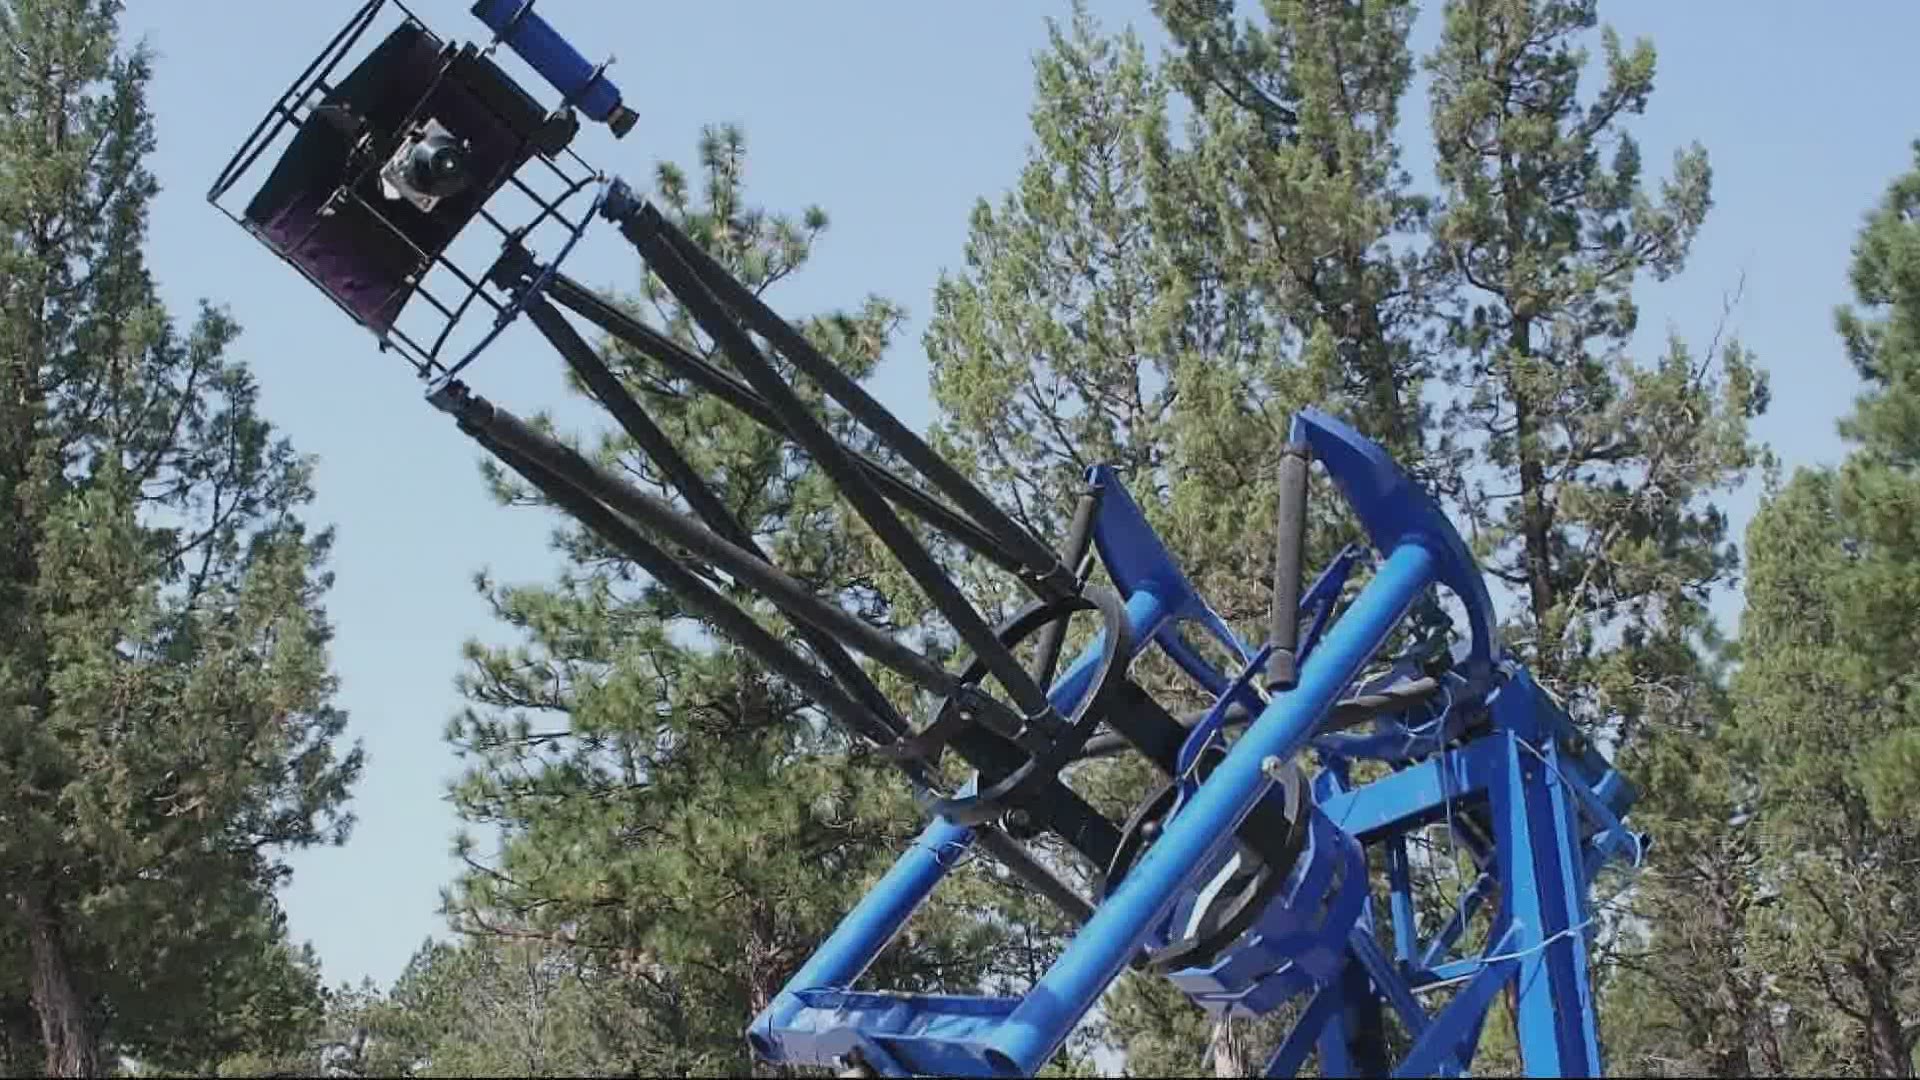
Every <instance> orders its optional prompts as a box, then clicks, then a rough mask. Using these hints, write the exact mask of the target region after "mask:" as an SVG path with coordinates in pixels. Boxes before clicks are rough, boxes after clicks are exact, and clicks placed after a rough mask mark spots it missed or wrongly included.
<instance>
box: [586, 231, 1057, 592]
mask: <svg viewBox="0 0 1920 1080" xmlns="http://www.w3.org/2000/svg"><path fill="white" fill-rule="evenodd" d="M621 226H622V231H623V232H626V234H627V238H628V239H630V240H632V239H635V236H634V233H636V232H641V233H651V234H653V235H654V236H657V237H659V238H660V239H662V240H664V241H665V242H666V245H667V246H669V247H671V248H672V249H674V250H676V251H677V252H678V253H679V254H680V257H681V258H682V259H684V260H685V261H686V264H687V268H688V269H689V270H690V271H692V272H693V274H694V275H695V276H696V277H697V278H698V279H699V280H701V281H702V282H703V283H704V284H705V285H706V286H707V287H708V288H709V289H711V290H712V291H713V295H714V298H715V299H717V300H719V301H720V302H721V303H722V304H724V305H725V306H727V307H730V308H732V309H733V310H734V311H735V312H737V313H738V314H739V316H740V319H741V321H742V322H744V323H746V325H748V326H749V327H751V328H752V329H753V330H754V331H756V332H758V333H759V334H761V335H763V336H764V337H765V338H766V339H767V340H768V341H769V342H771V343H772V344H773V346H774V348H775V349H778V350H779V351H780V352H781V353H782V354H783V355H785V356H786V358H787V359H788V360H790V361H792V362H793V364H794V366H796V367H798V368H800V369H801V370H802V371H805V372H806V373H807V375H808V377H810V378H812V379H813V380H814V381H815V382H818V383H819V384H820V385H821V386H822V387H823V388H824V389H825V390H826V391H827V393H828V394H829V395H831V396H832V397H833V399H834V400H836V401H838V402H839V403H840V404H841V405H843V406H845V407H846V409H847V411H848V412H850V413H852V414H853V415H854V417H855V418H856V419H858V420H859V421H860V422H861V423H863V424H865V425H867V427H868V428H869V429H870V430H872V431H873V432H874V434H876V435H879V436H880V437H881V438H882V439H884V440H885V441H886V442H887V444H888V445H889V446H891V447H892V448H893V449H894V451H895V452H896V453H898V454H899V455H900V456H901V457H903V458H906V459H907V463H908V464H910V465H912V466H913V467H914V468H916V469H918V470H920V474H921V475H922V476H925V477H926V478H927V479H928V480H931V481H932V482H933V485H934V486H935V487H937V488H939V489H940V490H941V491H942V492H943V493H945V494H946V496H947V498H949V499H952V500H953V501H954V503H955V504H956V505H958V506H959V507H960V509H961V510H962V511H963V512H964V513H965V514H966V515H967V516H968V517H970V518H972V519H973V520H975V521H977V522H979V523H980V524H981V525H983V526H985V527H986V529H987V531H988V532H990V533H992V534H993V535H994V536H996V537H998V538H999V539H1000V540H1001V542H1002V543H1005V544H1006V545H1008V546H1009V547H1011V548H1012V549H1013V551H1014V553H1015V554H1017V555H1019V556H1020V561H1021V562H1023V563H1025V564H1026V565H1027V567H1028V569H1029V570H1030V571H1031V572H1032V574H1033V576H1034V578H1035V581H1036V584H1038V585H1039V586H1040V587H1041V588H1042V589H1043V590H1052V591H1054V592H1056V593H1057V594H1059V595H1069V594H1071V593H1072V592H1073V588H1074V580H1073V571H1072V569H1071V568H1069V567H1066V566H1062V565H1061V564H1060V560H1059V558H1058V557H1057V556H1056V555H1055V554H1054V553H1053V552H1051V551H1049V550H1047V546H1046V545H1045V544H1043V543H1041V542H1040V540H1039V538H1038V537H1036V536H1034V535H1033V534H1032V533H1031V532H1028V531H1027V530H1026V529H1025V528H1023V527H1021V525H1020V524H1019V523H1018V522H1016V521H1014V520H1013V519H1012V518H1010V517H1008V516H1007V514H1006V512H1005V511H1003V510H1001V509H1000V507H999V506H997V505H995V504H994V502H993V500H992V499H989V498H987V496H986V495H985V493H983V492H982V491H981V490H980V489H979V488H977V487H975V486H974V485H973V484H972V482H970V481H969V480H967V478H966V477H964V476H961V475H960V472H959V470H958V469H955V468H954V467H953V465H952V464H951V463H949V462H948V461H947V460H946V459H945V458H943V457H941V456H940V455H939V454H936V453H934V452H933V448H932V447H930V446H928V445H927V444H926V443H925V442H924V441H922V440H921V438H920V436H918V435H915V434H914V433H913V431H912V430H911V429H909V428H908V427H907V425H905V424H903V423H901V422H900V418H899V417H897V416H895V415H893V414H892V413H891V412H888V411H887V409H886V408H885V407H884V406H882V405H881V404H880V403H879V402H878V401H875V400H874V399H873V396H872V395H870V394H868V393H867V391H866V389H865V388H863V387H862V386H861V385H860V384H859V383H857V382H855V381H854V380H853V379H851V378H849V377H848V376H847V373H846V372H844V371H841V370H840V368H839V366H838V365H836V364H834V363H833V361H831V360H828V359H827V358H826V357H824V356H822V355H820V352H819V351H818V350H817V349H815V348H814V347H813V344H812V343H811V342H809V341H808V340H807V339H806V335H804V334H802V333H800V332H799V331H798V330H795V329H794V328H793V327H792V326H791V325H789V324H788V323H787V321H786V320H785V319H783V318H781V317H780V315H779V313H778V312H776V311H774V310H773V309H772V308H769V307H768V306H767V305H766V304H765V303H763V302H762V301H761V300H760V298H759V297H758V296H756V295H755V294H754V292H753V290H752V289H749V288H747V287H746V286H745V285H742V284H740V282H738V281H736V280H735V279H734V277H733V275H732V274H729V273H727V271H726V268H725V267H722V266H721V265H720V264H719V263H717V262H715V261H714V259H713V257H712V256H711V255H708V254H707V253H706V252H705V251H704V250H702V249H701V248H700V245H698V244H695V243H693V242H692V241H691V240H689V239H687V237H686V236H685V235H684V234H682V233H681V232H680V231H679V230H678V229H676V228H674V227H673V225H672V223H670V222H669V221H667V219H666V218H664V217H662V216H660V211H659V210H657V209H655V208H654V206H653V205H652V204H650V203H649V204H646V205H643V206H642V207H641V208H640V211H639V213H638V214H637V215H633V216H630V217H628V218H627V220H625V221H623V222H622V223H621ZM682 299H683V300H684V299H685V298H684V297H682ZM742 374H744V372H743V373H742ZM761 393H763V394H764V393H766V391H765V389H764V388H763V389H762V390H761ZM768 400H769V401H774V400H778V399H777V397H775V396H774V395H771V394H769V395H768Z"/></svg>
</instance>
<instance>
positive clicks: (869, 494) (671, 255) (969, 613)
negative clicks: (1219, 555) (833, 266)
mask: <svg viewBox="0 0 1920 1080" xmlns="http://www.w3.org/2000/svg"><path fill="white" fill-rule="evenodd" d="M623 231H624V232H625V233H626V235H627V238H628V239H629V240H631V241H632V242H633V244H634V246H636V247H637V248H639V249H640V253H641V255H642V256H644V257H645V258H646V260H647V263H648V265H649V266H650V267H651V268H652V270H653V272H654V273H656V274H658V275H659V276H660V279H661V281H663V282H664V283H665V284H666V286H667V288H668V289H669V290H671V291H672V292H673V294H674V295H675V296H676V297H678V298H679V300H680V302H681V303H683V304H685V305H686V306H687V309H688V311H689V312H690V313H691V314H692V315H693V318H694V320H695V321H696V322H698V323H700V325H701V326H702V327H703V328H704V329H705V330H706V331H707V333H708V334H709V335H710V336H712V338H713V339H714V341H715V342H717V343H718V344H719V345H720V347H721V349H722V350H723V351H724V352H725V353H726V354H727V356H728V358H729V359H730V360H731V361H732V362H733V365H734V367H735V369H736V370H738V371H739V372H740V374H741V375H743V376H745V377H746V380H747V382H748V384H749V385H751V386H752V387H753V388H754V389H755V390H758V391H759V392H760V395H761V396H762V397H764V398H765V399H766V400H767V401H768V402H769V403H771V404H773V405H774V407H775V408H776V409H777V410H779V412H780V413H781V415H782V416H784V417H785V418H786V420H787V425H788V430H789V431H790V432H791V433H792V435H793V437H794V439H795V441H797V442H798V443H800V445H801V446H802V447H803V448H804V449H805V450H806V451H807V452H808V453H809V454H811V455H812V456H813V459H814V461H815V462H817V463H818V464H819V465H820V467H821V468H822V469H824V470H826V473H827V475H828V477H829V478H831V479H832V480H833V482H834V484H835V486H837V487H838V488H839V489H840V493H841V495H843V496H844V497H845V498H846V499H847V501H848V502H850V503H852V504H853V507H854V509H855V510H856V511H857V512H858V513H859V514H860V516H861V517H863V518H865V519H866V521H867V524H868V526H869V527H871V528H872V529H873V531H874V533H875V535H877V536H878V537H879V538H880V541H881V542H882V543H884V544H886V546H887V548H888V550H889V551H891V552H892V553H893V556H894V558H896V559H898V560H899V561H900V564H901V567H902V568H903V569H905V570H906V571H907V573H908V574H909V575H911V576H912V577H913V579H914V581H915V583H917V584H918V585H919V586H920V588H921V589H922V590H924V591H925V592H926V594H927V598H928V599H929V600H931V601H933V605H934V607H935V608H936V609H937V610H938V611H939V612H940V614H941V615H942V616H943V617H945V618H946V620H947V623H948V625H950V626H952V627H953V629H954V632H955V633H957V634H959V635H960V639H961V640H962V641H963V642H965V643H966V645H967V647H968V648H970V649H972V650H973V654H974V656H975V657H977V658H978V659H980V660H981V661H982V662H983V663H985V664H986V665H987V668H988V670H989V671H991V672H992V674H993V677H994V678H995V679H996V680H997V681H998V682H999V683H1000V685H1001V686H1002V687H1003V688H1005V690H1006V691H1007V694H1008V696H1010V697H1011V698H1013V701H1014V704H1015V705H1016V706H1017V707H1018V708H1019V709H1020V711H1021V712H1022V713H1023V714H1024V716H1025V718H1026V719H1027V721H1028V722H1030V723H1034V724H1037V725H1039V726H1041V727H1042V728H1043V729H1045V730H1052V729H1057V728H1058V726H1059V723H1060V716H1059V711H1058V710H1057V709H1055V708H1054V707H1053V703H1052V702H1051V701H1049V700H1047V695H1046V693H1045V692H1044V691H1042V690H1041V689H1040V687H1039V686H1038V685H1037V684H1036V683H1035V682H1034V681H1033V677H1032V676H1031V675H1030V674H1029V673H1028V672H1027V670H1026V669H1025V668H1022V667H1021V666H1020V663H1019V661H1018V660H1016V659H1015V658H1014V655H1013V653H1012V651H1010V650H1009V649H1007V648H1006V647H1005V646H1004V645H1002V644H1001V643H1000V641H999V639H998V638H997V637H996V636H995V635H994V632H993V628H992V627H990V626H988V625H987V621H986V620H985V619H983V618H981V616H980V613H979V612H978V611H977V610H975V609H974V606H973V604H972V603H971V602H970V601H968V600H967V598H966V597H965V596H963V595H961V593H960V590H959V588H958V587H957V586H955V585H954V583H953V581H952V579H950V578H949V577H947V575H946V573H945V572H944V571H942V570H941V569H940V567H939V565H938V564H936V563H935V562H934V561H933V557H932V556H931V555H929V554H928V553H927V550H926V548H924V547H922V546H921V545H920V542H919V541H918V540H917V539H915V538H914V536H913V534H912V533H911V532H909V531H908V530H907V528H906V527H905V526H904V525H902V524H901V522H900V519H899V518H898V517H895V516H894V513H893V510H892V509H891V508H890V507H889V506H888V505H887V503H886V501H885V500H884V499H882V498H881V497H880V495H879V493H878V492H876V491H875V490H874V489H873V488H872V487H871V486H869V485H868V484H867V482H866V478H865V477H863V476H861V475H860V473H859V472H858V471H857V470H856V469H855V468H854V467H853V464H852V462H851V461H849V460H848V459H847V457H846V454H845V453H844V451H843V450H842V448H841V446H840V443H839V441H838V440H836V439H835V438H834V437H833V435H832V433H830V432H828V431H827V429H826V428H825V427H824V426H822V425H821V424H820V422H819V420H817V419H816V418H815V417H814V416H813V415H812V414H811V413H809V412H808V411H807V410H806V406H805V405H804V404H803V403H802V402H801V401H800V399H799V398H798V397H797V396H796V395H795V394H794V392H793V390H792V389H791V388H790V387H788V386H787V385H786V383H785V382H784V381H782V379H781V377H780V374H779V373H778V372H777V371H775V370H774V368H773V365H772V364H771V363H769V362H768V360H767V358H766V357H765V356H764V355H763V354H762V353H761V352H760V350H759V349H758V348H756V347H755V346H754V344H753V341H752V339H751V338H749V337H748V336H747V333H746V331H744V330H742V329H741V328H740V326H739V325H738V324H736V323H735V322H734V321H733V320H732V319H731V318H729V317H728V315H727V313H726V312H725V311H724V310H723V309H722V307H721V304H720V301H719V300H718V299H717V298H716V297H715V296H714V295H713V294H712V293H710V292H709V291H708V289H707V287H706V285H707V283H705V282H703V281H701V280H700V279H699V278H698V277H697V276H696V275H695V272H694V270H693V268H692V267H691V266H690V265H688V262H687V261H686V260H685V259H684V258H683V257H682V254H681V252H682V251H683V250H685V248H684V247H683V246H681V245H676V244H675V243H674V242H673V239H672V230H671V227H670V226H669V225H668V224H667V222H666V220H665V219H664V218H662V217H661V216H660V214H659V212H658V211H656V210H654V209H653V207H652V206H646V207H643V208H642V209H641V211H640V213H639V215H638V216H637V218H629V219H628V220H627V221H626V222H625V223H623ZM708 267H709V269H710V271H713V272H717V273H718V274H719V276H721V277H725V271H723V270H720V269H719V268H718V267H717V266H714V265H712V264H711V263H709V264H708ZM727 280H728V282H730V283H732V284H733V285H734V286H735V287H736V288H738V283H737V282H732V279H731V278H728V279H727ZM741 291H743V292H744V291H745V290H741ZM747 295H748V296H749V297H751V293H747ZM754 302H755V303H757V301H754ZM773 321H774V322H776V323H779V324H780V326H781V327H783V328H784V327H785V326H786V324H785V323H784V322H783V321H781V320H780V319H779V318H778V317H777V316H775V317H774V319H773ZM763 332H764V333H767V334H768V337H769V340H773V339H774V335H773V333H772V332H771V330H767V331H763ZM785 336H786V337H790V338H797V337H798V336H799V335H798V334H794V333H792V332H791V330H790V329H789V330H788V333H787V334H786V335H785ZM803 346H804V343H803ZM815 357H816V358H817V359H819V360H821V361H822V362H823V363H824V366H825V367H827V368H833V365H832V364H831V363H825V358H824V357H819V356H818V354H815ZM789 359H794V360H795V361H796V362H798V358H797V357H793V356H791V355H790V356H789ZM834 371H835V373H836V374H837V373H838V369H834ZM841 381H843V382H845V381H850V380H846V379H845V376H844V375H842V376H841ZM868 400H869V402H871V399H868ZM843 404H844V402H843ZM875 408H876V409H877V408H878V406H877V404H875ZM882 412H883V413H884V411H883V410H882ZM856 415H858V414H857V413H856ZM859 418H860V419H862V420H868V418H867V417H859ZM894 423H895V424H896V425H897V424H898V421H897V420H896V421H894ZM1047 558H1048V560H1049V561H1051V562H1053V564H1054V565H1055V566H1058V565H1059V561H1058V559H1056V558H1055V557H1054V556H1053V555H1052V554H1051V553H1049V554H1048V555H1047ZM1062 570H1063V571H1064V568H1062Z"/></svg>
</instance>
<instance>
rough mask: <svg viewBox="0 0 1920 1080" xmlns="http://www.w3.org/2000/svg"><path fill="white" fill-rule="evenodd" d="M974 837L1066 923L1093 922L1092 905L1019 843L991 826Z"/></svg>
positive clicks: (978, 827)
mask: <svg viewBox="0 0 1920 1080" xmlns="http://www.w3.org/2000/svg"><path fill="white" fill-rule="evenodd" d="M973 836H974V841H975V842H976V843H978V844H979V845H980V846H981V847H982V848H984V849H986V852H987V854H989V855H991V856H993V857H994V858H995V859H996V860H998V861H999V863H1000V865H1002V866H1004V867H1006V868H1007V869H1008V870H1010V871H1012V872H1013V875H1014V876H1015V877H1017V878H1019V879H1020V880H1021V881H1024V882H1026V883H1027V884H1028V885H1031V886H1033V891H1035V892H1037V893H1039V894H1040V895H1041V896H1044V897H1046V898H1047V899H1049V900H1051V901H1053V903H1054V906H1055V907H1058V908H1059V909H1060V910H1061V912H1063V913H1064V914H1065V915H1066V916H1067V917H1068V918H1069V919H1072V920H1073V921H1074V922H1075V923H1084V922H1086V921H1087V920H1088V919H1091V918H1093V905H1092V904H1090V903H1088V902H1087V901H1086V899H1085V898H1083V897H1082V896H1081V895H1080V894H1079V893H1077V892H1075V891H1074V889H1073V886H1071V885H1068V884H1067V883H1066V882H1064V881H1061V880H1060V879H1059V877H1057V876H1056V875H1055V874H1054V872H1053V871H1051V870H1049V869H1047V868H1046V867H1045V866H1042V865H1041V864H1040V862H1039V860H1037V859H1035V858H1034V857H1033V856H1032V855H1031V854H1030V853H1028V851H1027V849H1026V848H1024V847H1022V846H1020V843H1019V841H1017V840H1015V839H1014V838H1013V837H1011V836H1008V835H1007V834H1006V833H1003V832H1001V831H1000V830H999V829H997V828H995V827H993V826H991V825H980V826H976V827H975V828H974V830H973Z"/></svg>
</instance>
